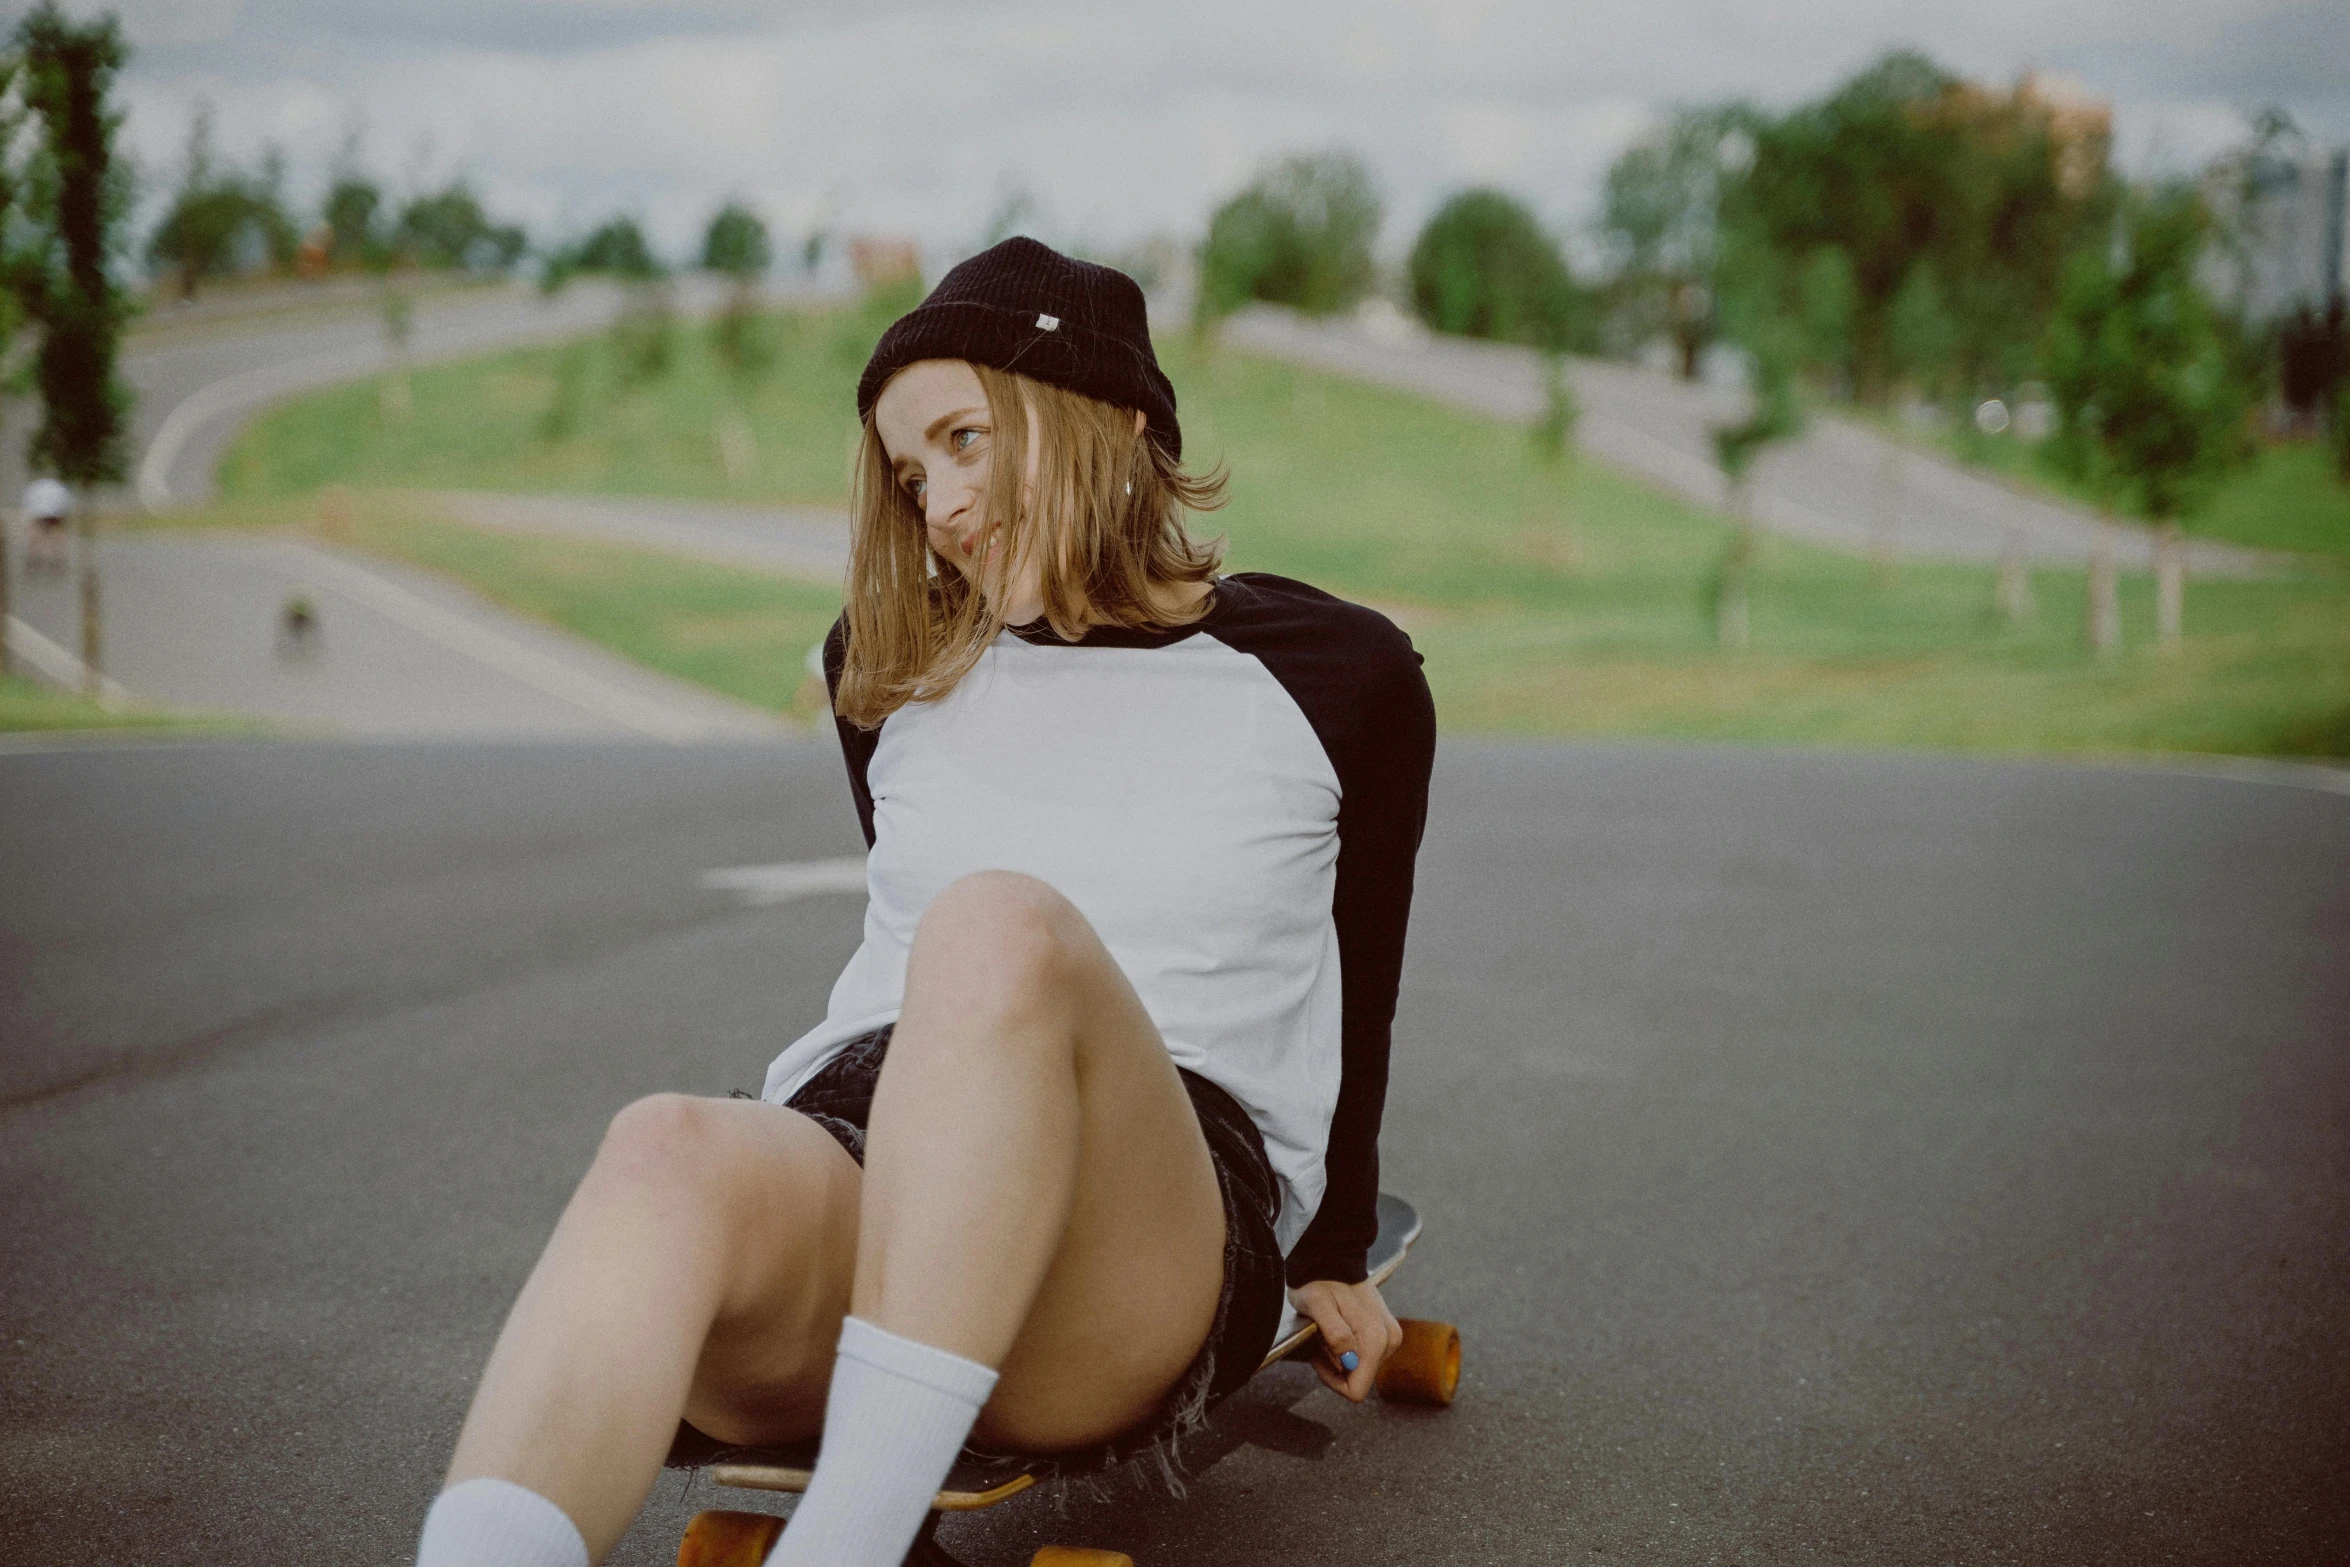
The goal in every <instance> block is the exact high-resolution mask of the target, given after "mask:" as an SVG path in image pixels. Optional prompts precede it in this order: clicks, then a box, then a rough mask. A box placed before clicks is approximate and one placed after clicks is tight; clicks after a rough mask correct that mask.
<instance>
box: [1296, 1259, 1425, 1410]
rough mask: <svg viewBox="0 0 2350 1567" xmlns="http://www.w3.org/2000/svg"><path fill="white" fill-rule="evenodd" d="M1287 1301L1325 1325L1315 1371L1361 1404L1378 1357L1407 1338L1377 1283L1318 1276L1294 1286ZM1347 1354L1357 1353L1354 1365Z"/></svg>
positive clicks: (1325, 1383) (1334, 1388)
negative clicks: (1380, 1292)
mask: <svg viewBox="0 0 2350 1567" xmlns="http://www.w3.org/2000/svg"><path fill="white" fill-rule="evenodd" d="M1289 1303H1290V1304H1291V1305H1292V1306H1295V1307H1296V1308H1297V1309H1298V1310H1299V1311H1300V1312H1303V1313H1304V1314H1305V1315H1306V1316H1307V1317H1308V1318H1310V1319H1312V1321H1313V1324H1314V1326H1316V1327H1318V1328H1320V1329H1321V1330H1322V1353H1321V1354H1319V1355H1316V1356H1315V1357H1314V1375H1316V1376H1318V1377H1320V1378H1321V1379H1322V1384H1323V1386H1325V1387H1327V1388H1329V1389H1330V1391H1332V1392H1333V1393H1343V1394H1345V1395H1346V1396H1347V1397H1348V1398H1351V1399H1353V1400H1354V1401H1355V1402H1356V1403H1358V1404H1359V1403H1361V1402H1362V1401H1363V1400H1364V1399H1365V1398H1367V1397H1369V1396H1370V1392H1371V1383H1372V1380H1373V1379H1374V1378H1376V1377H1377V1376H1378V1375H1379V1364H1380V1362H1381V1361H1384V1360H1385V1359H1386V1358H1387V1357H1388V1355H1389V1354H1391V1353H1393V1352H1394V1349H1395V1346H1396V1345H1398V1344H1400V1343H1402V1342H1403V1329H1402V1328H1401V1327H1398V1326H1397V1325H1396V1321H1395V1313H1394V1312H1392V1311H1389V1310H1388V1309H1387V1302H1386V1301H1385V1300H1383V1299H1381V1298H1380V1295H1379V1286H1378V1285H1376V1284H1370V1283H1363V1284H1340V1283H1338V1282H1337V1281H1336V1280H1334V1279H1316V1280H1315V1281H1314V1282H1313V1283H1311V1284H1300V1285H1299V1286H1298V1287H1297V1288H1296V1289H1293V1290H1291V1291H1290V1292H1289ZM1349 1356H1352V1357H1353V1358H1354V1366H1353V1369H1351V1370H1350V1369H1348V1367H1347V1357H1349Z"/></svg>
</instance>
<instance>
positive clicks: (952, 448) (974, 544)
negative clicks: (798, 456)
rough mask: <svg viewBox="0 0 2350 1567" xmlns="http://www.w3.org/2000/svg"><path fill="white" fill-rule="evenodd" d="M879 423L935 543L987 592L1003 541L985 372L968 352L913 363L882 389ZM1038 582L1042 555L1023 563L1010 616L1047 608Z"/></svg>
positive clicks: (876, 412) (1016, 620)
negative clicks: (992, 498)
mask: <svg viewBox="0 0 2350 1567" xmlns="http://www.w3.org/2000/svg"><path fill="white" fill-rule="evenodd" d="M873 429H874V432H875V433H876V434H877V435H879V436H880V437H881V449H882V450H883V451H884V452H886V453H888V454H889V463H890V471H891V473H892V474H894V475H895V476H896V478H897V482H898V486H899V488H901V489H903V490H904V491H905V492H906V494H907V495H908V496H909V497H911V498H912V500H913V502H914V506H915V509H916V510H918V511H920V512H921V513H922V522H923V526H924V527H925V528H926V529H927V530H928V532H929V534H930V547H931V548H932V549H933V550H935V551H937V552H938V554H939V555H940V557H941V558H943V559H945V560H948V561H951V562H952V563H953V564H954V565H955V567H956V569H958V570H960V571H961V572H962V573H963V575H964V576H966V577H968V578H969V579H970V580H971V583H972V585H973V586H974V587H977V588H979V589H980V590H981V591H983V592H985V591H987V589H988V584H987V578H988V576H989V575H991V574H992V572H991V568H994V567H996V566H999V565H1000V562H999V561H998V559H997V556H998V552H999V551H1000V550H1001V548H1002V542H1003V541H1002V532H1001V530H1000V529H999V528H997V527H996V526H995V525H994V524H993V523H992V522H991V521H990V520H989V518H988V515H987V487H988V475H989V473H990V472H991V470H992V468H993V463H994V421H993V420H992V419H991V418H990V417H989V415H988V408H987V392H986V390H985V389H984V388H983V387H981V386H980V384H979V376H978V373H977V372H976V371H974V370H973V369H972V368H971V367H970V366H969V365H968V364H965V363H964V362H963V361H962V360H960V359H923V360H918V361H916V362H915V363H913V364H910V365H908V366H906V368H905V369H903V370H900V371H899V372H898V373H897V374H896V375H894V376H892V377H890V380H889V384H888V385H887V386H884V387H883V388H882V389H881V396H880V398H879V399H878V400H877V401H876V402H875V403H874V405H873ZM1038 581H1039V573H1038V570H1037V567H1036V565H1035V563H1034V562H1032V561H1023V562H1018V563H1016V565H1015V568H1014V569H1013V571H1012V572H1011V573H1010V580H1009V581H1007V582H1005V583H1004V585H1003V590H1002V591H1003V592H1004V594H1005V595H1006V599H1007V602H1006V603H1004V604H1002V605H1000V606H998V608H999V609H1000V611H1001V613H1002V614H1003V616H1004V618H1005V619H1006V620H1008V621H1010V622H1012V623H1013V624H1015V625H1018V624H1021V623H1023V622H1025V621H1029V620H1033V619H1035V618H1036V617H1037V616H1038V615H1040V614H1042V613H1043V612H1044V601H1043V594H1042V592H1041V590H1040V588H1039V585H1038Z"/></svg>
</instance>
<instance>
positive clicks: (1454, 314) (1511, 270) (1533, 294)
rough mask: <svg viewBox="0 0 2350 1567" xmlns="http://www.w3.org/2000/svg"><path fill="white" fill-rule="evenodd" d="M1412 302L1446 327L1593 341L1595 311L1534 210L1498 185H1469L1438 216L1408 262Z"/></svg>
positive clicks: (1515, 338) (1477, 333)
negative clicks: (1472, 187)
mask: <svg viewBox="0 0 2350 1567" xmlns="http://www.w3.org/2000/svg"><path fill="white" fill-rule="evenodd" d="M1406 270H1407V274H1408V276H1409V278H1410V281H1411V291H1412V308H1413V309H1414V310H1415V311H1417V312H1418V313H1419V316H1420V319H1421V320H1423V321H1425V322H1427V323H1428V324H1429V325H1430V326H1432V327H1434V328H1435V329H1436V330H1437V331H1439V332H1451V333H1455V334H1457V335H1459V336H1463V337H1485V338H1496V339H1500V340H1502V341H1504V342H1515V343H1539V344H1543V345H1545V346H1551V347H1558V346H1564V345H1566V344H1567V343H1568V342H1569V340H1570V339H1581V340H1582V343H1583V344H1584V345H1588V344H1589V342H1590V338H1591V335H1592V334H1591V332H1590V330H1589V318H1590V313H1589V311H1588V310H1586V309H1585V308H1584V300H1583V296H1582V294H1581V292H1580V291H1579V290H1578V289H1577V288H1576V287H1575V282H1574V279H1573V278H1572V277H1570V276H1569V275H1568V273H1567V265H1566V263H1565V262H1564V261H1562V260H1560V259H1559V253H1558V247H1557V246H1556V245H1555V244H1553V243H1552V242H1551V239H1550V236H1548V235H1547V234H1545V233H1543V232H1542V228H1541V225H1539V224H1537V223H1536V222H1535V221H1534V214H1533V213H1531V212H1529V211H1527V210H1526V208H1525V207H1524V206H1523V205H1521V204H1520V203H1519V202H1517V201H1515V200H1513V199H1512V198H1511V197H1509V196H1506V195H1504V194H1502V193H1501V192H1500V191H1497V190H1466V191H1462V192H1461V193H1459V194H1458V195H1456V196H1454V197H1453V198H1452V199H1451V200H1449V201H1447V202H1446V203H1445V204H1444V205H1443V206H1442V207H1440V208H1438V209H1437V211H1436V214H1435V216H1433V217H1431V218H1430V219H1429V220H1428V222H1427V225H1426V227H1424V228H1422V229H1421V230H1420V237H1419V239H1418V240H1417V241H1415V242H1414V243H1413V245H1412V254H1411V260H1410V262H1409V264H1408V266H1407V269H1406Z"/></svg>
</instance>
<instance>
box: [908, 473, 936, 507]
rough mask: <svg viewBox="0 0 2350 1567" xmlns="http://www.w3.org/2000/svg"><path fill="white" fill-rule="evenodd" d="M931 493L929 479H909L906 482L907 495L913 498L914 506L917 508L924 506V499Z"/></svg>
mask: <svg viewBox="0 0 2350 1567" xmlns="http://www.w3.org/2000/svg"><path fill="white" fill-rule="evenodd" d="M929 492H930V481H929V480H928V479H908V480H907V481H906V493H907V494H908V495H909V496H911V497H913V501H914V504H915V505H917V506H919V505H921V504H922V497H923V496H925V495H927V494H928V493H929Z"/></svg>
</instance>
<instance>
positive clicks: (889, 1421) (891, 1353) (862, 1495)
mask: <svg viewBox="0 0 2350 1567" xmlns="http://www.w3.org/2000/svg"><path fill="white" fill-rule="evenodd" d="M995 1379H996V1374H995V1373H994V1372H993V1371H991V1370H989V1369H988V1368H987V1367H985V1366H983V1365H981V1364H980V1363H979V1362H978V1361H976V1360H965V1359H964V1358H963V1357H962V1356H960V1355H950V1354H948V1353H947V1352H946V1351H945V1350H943V1349H932V1348H931V1347H930V1346H929V1345H928V1344H917V1343H915V1342H914V1341H913V1340H912V1339H910V1338H900V1337H898V1336H897V1335H896V1334H895V1333H890V1332H885V1331H884V1330H882V1329H880V1328H877V1327H875V1326H874V1325H873V1324H872V1323H870V1322H865V1321H862V1320H860V1319H858V1318H856V1317H851V1318H849V1319H848V1320H847V1321H845V1322H843V1323H842V1324H841V1325H840V1350H839V1352H838V1353H837V1354H836V1355H835V1356H834V1357H833V1362H832V1393H831V1395H830V1397H829V1398H827V1399H826V1401H825V1405H824V1450H823V1453H822V1455H821V1456H820V1457H819V1458H818V1459H817V1460H816V1475H815V1478H814V1479H813V1480H811V1481H809V1483H808V1494H807V1495H806V1496H805V1497H803V1498H802V1499H801V1501H800V1505H799V1510H798V1511H796V1512H794V1513H793V1514H792V1515H791V1522H790V1523H789V1524H787V1525H785V1526H784V1531H783V1538H782V1539H781V1540H780V1541H778V1542H776V1546H775V1551H774V1553H773V1554H772V1555H770V1556H769V1557H768V1558H767V1567H898V1564H899V1563H900V1562H902V1561H904V1560H905V1556H906V1550H907V1548H908V1547H909V1546H911V1545H912V1544H913V1543H914V1535H915V1533H916V1532H917V1531H918V1530H920V1529H921V1527H922V1520H923V1518H924V1517H925V1516H926V1515H927V1514H928V1513H929V1511H930V1499H931V1498H932V1497H933V1496H936V1495H937V1494H938V1487H939V1482H940V1481H942V1480H944V1479H945V1478H946V1477H947V1471H948V1470H949V1469H952V1468H953V1467H954V1465H955V1455H956V1454H957V1453H959V1452H961V1451H962V1449H963V1438H965V1437H967V1436H969V1435H970V1434H971V1424H972V1422H973V1421H975V1420H977V1419H978V1418H979V1406H980V1405H982V1404H984V1403H986V1402H987V1395H988V1394H989V1393H991V1392H993V1391H995Z"/></svg>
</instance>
